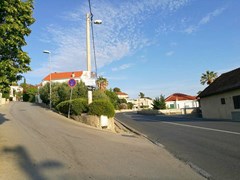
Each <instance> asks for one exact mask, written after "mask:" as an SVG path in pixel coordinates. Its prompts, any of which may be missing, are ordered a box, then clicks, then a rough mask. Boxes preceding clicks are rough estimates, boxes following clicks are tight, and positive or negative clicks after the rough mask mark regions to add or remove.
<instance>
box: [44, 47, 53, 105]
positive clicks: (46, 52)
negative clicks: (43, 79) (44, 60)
mask: <svg viewBox="0 0 240 180" xmlns="http://www.w3.org/2000/svg"><path fill="white" fill-rule="evenodd" d="M43 53H45V54H48V59H49V70H50V81H49V84H50V109H52V70H51V52H50V51H48V50H44V51H43Z"/></svg>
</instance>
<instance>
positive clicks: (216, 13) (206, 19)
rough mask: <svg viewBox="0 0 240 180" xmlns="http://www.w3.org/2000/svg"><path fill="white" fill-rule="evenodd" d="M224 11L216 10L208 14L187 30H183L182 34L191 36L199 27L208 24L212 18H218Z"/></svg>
mask: <svg viewBox="0 0 240 180" xmlns="http://www.w3.org/2000/svg"><path fill="white" fill-rule="evenodd" d="M224 10H225V8H218V9H215V10H214V11H212V12H210V13H208V14H207V15H206V16H204V17H203V18H202V19H201V20H200V21H199V22H198V23H197V24H196V25H190V26H188V27H187V28H185V30H184V32H185V33H187V34H191V33H193V32H195V31H197V30H198V29H199V28H200V27H201V26H203V25H205V24H207V23H209V22H210V21H211V20H212V19H213V18H214V17H217V16H219V15H220V14H222V12H223V11H224Z"/></svg>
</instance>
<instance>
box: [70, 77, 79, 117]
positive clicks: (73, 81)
mask: <svg viewBox="0 0 240 180" xmlns="http://www.w3.org/2000/svg"><path fill="white" fill-rule="evenodd" d="M76 84H77V82H76V80H75V79H73V78H71V79H69V81H68V86H69V87H70V88H71V93H70V103H69V108H68V118H70V110H71V102H72V90H73V88H74V87H75V86H76Z"/></svg>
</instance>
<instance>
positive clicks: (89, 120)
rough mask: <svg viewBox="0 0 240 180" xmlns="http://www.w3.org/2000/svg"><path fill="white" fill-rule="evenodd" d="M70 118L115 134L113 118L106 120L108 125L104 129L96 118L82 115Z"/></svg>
mask: <svg viewBox="0 0 240 180" xmlns="http://www.w3.org/2000/svg"><path fill="white" fill-rule="evenodd" d="M72 118H73V119H74V120H76V121H78V122H81V123H84V124H87V125H89V126H93V127H96V128H99V129H107V130H110V131H113V132H115V124H114V119H113V118H108V125H107V126H106V127H102V126H101V119H100V117H98V116H92V115H87V114H82V115H81V116H72Z"/></svg>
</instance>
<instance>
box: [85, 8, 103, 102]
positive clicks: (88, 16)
mask: <svg viewBox="0 0 240 180" xmlns="http://www.w3.org/2000/svg"><path fill="white" fill-rule="evenodd" d="M91 23H92V14H91V13H87V16H86V50H87V53H86V55H87V74H88V80H89V82H88V83H87V84H86V85H87V87H88V104H91V103H92V91H93V87H94V86H95V84H96V83H95V81H94V83H92V80H93V79H92V69H91V65H92V64H91V49H90V27H91V26H90V25H91ZM93 23H94V24H102V20H95V21H94V22H93ZM92 35H93V34H92Z"/></svg>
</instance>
